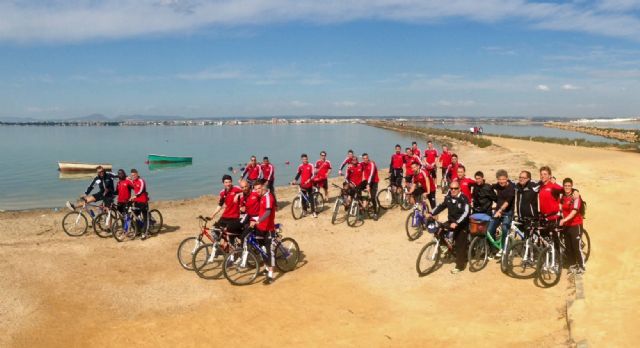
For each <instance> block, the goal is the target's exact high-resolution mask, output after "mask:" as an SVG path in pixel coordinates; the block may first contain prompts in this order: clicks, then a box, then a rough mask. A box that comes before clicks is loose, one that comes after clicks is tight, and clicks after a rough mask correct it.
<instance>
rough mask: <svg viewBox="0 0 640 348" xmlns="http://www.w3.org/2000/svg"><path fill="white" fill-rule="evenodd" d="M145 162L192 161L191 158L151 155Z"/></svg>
mask: <svg viewBox="0 0 640 348" xmlns="http://www.w3.org/2000/svg"><path fill="white" fill-rule="evenodd" d="M147 160H148V161H149V163H191V162H192V161H193V157H186V156H165V155H154V154H151V155H149V156H147Z"/></svg>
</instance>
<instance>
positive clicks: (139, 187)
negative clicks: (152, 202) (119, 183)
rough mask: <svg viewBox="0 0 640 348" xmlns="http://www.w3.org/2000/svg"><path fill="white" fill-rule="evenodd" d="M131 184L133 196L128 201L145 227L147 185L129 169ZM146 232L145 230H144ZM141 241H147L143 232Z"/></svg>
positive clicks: (147, 209) (147, 200)
mask: <svg viewBox="0 0 640 348" xmlns="http://www.w3.org/2000/svg"><path fill="white" fill-rule="evenodd" d="M131 183H132V184H133V196H131V198H129V201H133V206H134V207H136V208H138V209H140V213H141V214H142V221H143V224H144V226H146V225H147V214H148V211H149V194H148V193H147V184H146V182H145V181H144V179H142V178H141V177H140V175H139V174H138V170H137V169H131ZM144 230H145V231H146V228H145V229H144ZM141 239H142V240H145V239H147V233H146V232H143V233H142V235H141Z"/></svg>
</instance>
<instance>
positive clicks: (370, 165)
mask: <svg viewBox="0 0 640 348" xmlns="http://www.w3.org/2000/svg"><path fill="white" fill-rule="evenodd" d="M360 165H361V167H362V178H363V180H362V183H361V184H360V185H361V186H364V187H368V188H369V200H370V202H371V205H372V206H373V211H374V213H373V216H372V218H373V220H374V221H377V220H378V202H377V199H376V194H377V193H378V182H380V178H379V177H378V167H377V166H376V162H374V161H370V160H369V154H367V153H363V154H362V163H361V164H360Z"/></svg>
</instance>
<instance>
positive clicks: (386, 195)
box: [376, 187, 396, 210]
mask: <svg viewBox="0 0 640 348" xmlns="http://www.w3.org/2000/svg"><path fill="white" fill-rule="evenodd" d="M394 196H395V192H392V191H391V188H390V187H387V188H385V189H382V190H380V192H378V194H377V195H376V199H377V200H378V206H379V207H380V208H382V209H385V210H389V209H393V207H395V205H396V200H395V197H394Z"/></svg>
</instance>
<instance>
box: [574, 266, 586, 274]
mask: <svg viewBox="0 0 640 348" xmlns="http://www.w3.org/2000/svg"><path fill="white" fill-rule="evenodd" d="M586 271H587V270H586V269H584V268H582V267H578V268H576V272H575V274H576V275H583V274H584V272H586Z"/></svg>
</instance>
